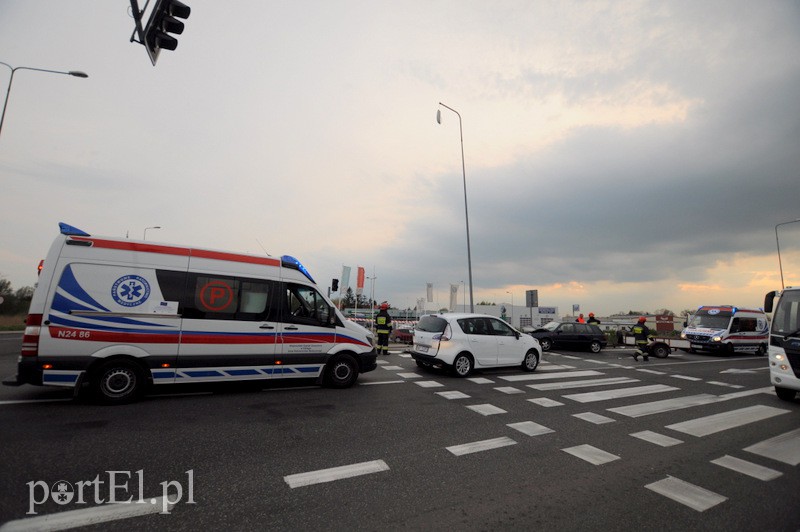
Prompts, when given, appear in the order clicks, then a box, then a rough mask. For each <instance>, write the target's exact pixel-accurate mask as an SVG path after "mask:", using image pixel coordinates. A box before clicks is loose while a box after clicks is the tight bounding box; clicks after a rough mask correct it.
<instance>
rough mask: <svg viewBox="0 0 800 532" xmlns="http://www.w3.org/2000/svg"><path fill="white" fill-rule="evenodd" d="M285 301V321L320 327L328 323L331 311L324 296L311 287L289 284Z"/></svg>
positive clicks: (329, 325) (328, 325)
mask: <svg viewBox="0 0 800 532" xmlns="http://www.w3.org/2000/svg"><path fill="white" fill-rule="evenodd" d="M285 294H286V297H285V299H284V301H283V316H284V317H283V321H284V322H286V323H299V324H303V325H314V326H318V327H332V326H333V325H331V324H329V323H328V320H329V317H330V312H331V309H330V307H329V306H328V303H327V302H326V301H325V299H323V297H322V295H320V293H319V292H317V291H316V290H315V289H314V288H312V287H310V286H304V285H298V284H291V283H289V284H287V285H286V291H285Z"/></svg>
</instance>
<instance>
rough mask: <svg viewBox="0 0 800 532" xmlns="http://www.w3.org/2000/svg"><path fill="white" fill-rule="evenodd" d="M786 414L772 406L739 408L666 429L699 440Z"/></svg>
mask: <svg viewBox="0 0 800 532" xmlns="http://www.w3.org/2000/svg"><path fill="white" fill-rule="evenodd" d="M788 413H789V410H783V409H781V408H775V407H772V406H763V405H756V406H749V407H747V408H740V409H738V410H730V411H728V412H722V413H721V414H714V415H712V416H705V417H700V418H697V419H691V420H689V421H684V422H682V423H674V424H672V425H667V428H668V429H672V430H675V431H678V432H683V433H684V434H690V435H692V436H697V437H698V438H699V437H703V436H708V435H709V434H715V433H717V432H721V431H723V430H728V429H732V428H736V427H741V426H742V425H747V424H749V423H755V422H756V421H762V420H764V419H769V418H771V417H775V416H779V415H781V414H788Z"/></svg>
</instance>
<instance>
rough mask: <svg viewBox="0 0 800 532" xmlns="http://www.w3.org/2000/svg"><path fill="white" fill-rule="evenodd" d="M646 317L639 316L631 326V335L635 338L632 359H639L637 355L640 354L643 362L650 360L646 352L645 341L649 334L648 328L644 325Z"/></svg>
mask: <svg viewBox="0 0 800 532" xmlns="http://www.w3.org/2000/svg"><path fill="white" fill-rule="evenodd" d="M646 321H647V318H645V317H644V316H642V317H640V318H639V322H638V323H637V324H636V325H634V326H633V327H632V328H631V331H633V337H634V339H635V340H636V351H634V353H633V359H634V360H635V361H637V362H638V361H639V355H642V358H644V361H645V362H648V361H649V360H650V356H649V353H648V352H647V342H648V337H649V336H650V329H649V328H648V327H647V325H645V322H646Z"/></svg>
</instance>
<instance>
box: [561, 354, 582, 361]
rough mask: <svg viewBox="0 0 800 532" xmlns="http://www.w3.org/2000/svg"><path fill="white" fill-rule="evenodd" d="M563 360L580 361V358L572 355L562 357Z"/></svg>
mask: <svg viewBox="0 0 800 532" xmlns="http://www.w3.org/2000/svg"><path fill="white" fill-rule="evenodd" d="M562 356H563V357H564V358H570V359H572V360H580V358H578V357H576V356H573V355H562Z"/></svg>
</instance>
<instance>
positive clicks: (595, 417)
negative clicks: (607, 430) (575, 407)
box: [572, 412, 616, 425]
mask: <svg viewBox="0 0 800 532" xmlns="http://www.w3.org/2000/svg"><path fill="white" fill-rule="evenodd" d="M572 417H576V418H578V419H582V420H584V421H588V422H589V423H594V424H595V425H602V424H604V423H613V422H615V421H616V419H612V418H610V417H606V416H601V415H600V414H595V413H594V412H583V413H582V414H572Z"/></svg>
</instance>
